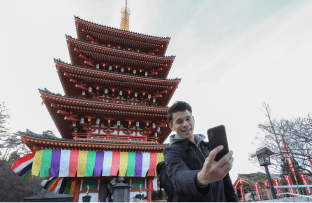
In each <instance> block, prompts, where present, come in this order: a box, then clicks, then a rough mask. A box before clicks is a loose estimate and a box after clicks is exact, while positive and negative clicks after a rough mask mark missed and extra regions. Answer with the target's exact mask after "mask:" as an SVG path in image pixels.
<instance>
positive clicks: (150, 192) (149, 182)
mask: <svg viewBox="0 0 312 203" xmlns="http://www.w3.org/2000/svg"><path fill="white" fill-rule="evenodd" d="M146 181H147V192H146V193H147V199H148V201H149V202H151V201H152V184H151V179H150V178H147V179H146Z"/></svg>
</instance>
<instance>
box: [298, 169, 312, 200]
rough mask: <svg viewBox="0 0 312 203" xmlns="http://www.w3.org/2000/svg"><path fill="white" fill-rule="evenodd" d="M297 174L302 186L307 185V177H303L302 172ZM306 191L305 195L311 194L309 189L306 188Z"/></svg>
mask: <svg viewBox="0 0 312 203" xmlns="http://www.w3.org/2000/svg"><path fill="white" fill-rule="evenodd" d="M299 174H300V178H301V180H302V182H303V184H305V185H309V182H308V180H307V177H306V176H305V174H303V173H302V172H299ZM306 191H307V193H308V194H309V195H310V194H311V190H310V188H309V187H306Z"/></svg>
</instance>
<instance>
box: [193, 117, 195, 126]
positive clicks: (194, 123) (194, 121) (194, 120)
mask: <svg viewBox="0 0 312 203" xmlns="http://www.w3.org/2000/svg"><path fill="white" fill-rule="evenodd" d="M192 118H193V123H194V124H195V119H194V116H192Z"/></svg>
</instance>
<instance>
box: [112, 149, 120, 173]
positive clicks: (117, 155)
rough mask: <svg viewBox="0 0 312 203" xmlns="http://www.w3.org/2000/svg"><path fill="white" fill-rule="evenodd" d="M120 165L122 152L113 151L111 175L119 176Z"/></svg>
mask: <svg viewBox="0 0 312 203" xmlns="http://www.w3.org/2000/svg"><path fill="white" fill-rule="evenodd" d="M119 165H120V152H113V155H112V168H111V174H110V175H111V176H117V173H118V170H119Z"/></svg>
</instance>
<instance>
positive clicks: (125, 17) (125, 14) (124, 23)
mask: <svg viewBox="0 0 312 203" xmlns="http://www.w3.org/2000/svg"><path fill="white" fill-rule="evenodd" d="M127 3H128V2H127V0H126V6H125V7H123V8H122V9H121V22H120V29H121V30H126V31H129V15H130V10H129V9H128V7H127Z"/></svg>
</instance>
